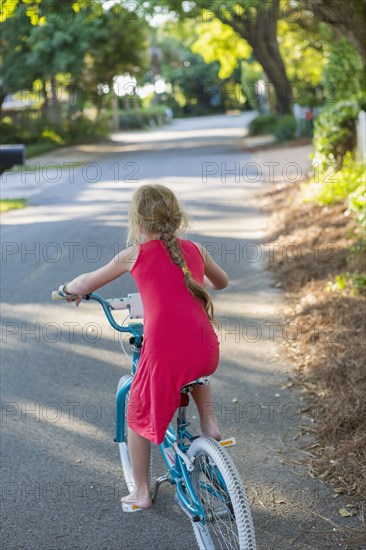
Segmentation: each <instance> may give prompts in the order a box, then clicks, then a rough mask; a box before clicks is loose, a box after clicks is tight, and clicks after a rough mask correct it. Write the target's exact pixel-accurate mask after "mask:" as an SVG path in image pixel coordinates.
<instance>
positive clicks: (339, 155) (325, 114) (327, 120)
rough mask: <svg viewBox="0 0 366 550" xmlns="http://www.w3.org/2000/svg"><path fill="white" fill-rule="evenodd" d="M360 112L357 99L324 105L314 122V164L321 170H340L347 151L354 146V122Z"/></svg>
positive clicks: (351, 149)
mask: <svg viewBox="0 0 366 550" xmlns="http://www.w3.org/2000/svg"><path fill="white" fill-rule="evenodd" d="M359 112H360V105H359V102H358V101H357V99H345V100H343V101H339V102H338V103H337V104H336V105H333V104H328V105H326V106H325V107H324V108H323V109H322V111H321V113H320V114H319V116H318V117H317V118H316V119H315V121H314V139H313V143H314V147H315V151H316V154H315V156H314V162H315V163H316V164H319V165H321V167H322V168H323V169H326V168H327V167H329V166H330V165H331V166H334V167H335V168H336V169H340V168H341V166H342V163H343V158H344V156H345V154H346V152H347V151H353V149H354V147H355V145H356V121H357V118H358V114H359Z"/></svg>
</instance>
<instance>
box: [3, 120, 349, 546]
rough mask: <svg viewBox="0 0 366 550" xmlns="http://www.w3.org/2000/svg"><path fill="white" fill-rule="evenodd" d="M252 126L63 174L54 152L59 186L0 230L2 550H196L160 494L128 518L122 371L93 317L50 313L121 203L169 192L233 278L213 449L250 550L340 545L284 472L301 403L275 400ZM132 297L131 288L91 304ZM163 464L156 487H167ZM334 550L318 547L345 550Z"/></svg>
mask: <svg viewBox="0 0 366 550" xmlns="http://www.w3.org/2000/svg"><path fill="white" fill-rule="evenodd" d="M252 116H253V114H251V113H250V114H242V115H240V116H214V117H206V118H199V119H190V120H184V121H174V122H173V123H172V124H171V125H170V126H167V127H165V128H163V129H160V130H155V131H150V132H132V133H128V134H126V133H125V134H120V135H115V136H114V144H112V145H109V146H103V145H100V146H95V147H94V149H93V148H91V147H89V149H88V151H89V153H88V154H89V157H88V159H87V160H86V159H85V157H83V160H82V162H83V164H82V165H81V166H78V167H75V168H73V169H71V168H70V166H71V165H70V166H68V165H67V161H68V159H67V158H66V159H65V155H64V156H63V157H62V153H60V166H61V167H62V168H61V169H62V174H61V176H62V177H60V178H58V180H57V181H45V180H47V175H46V176H45V175H44V174H41V178H43V180H42V181H41V187H40V189H36V190H35V192H34V193H32V197H31V199H30V206H29V207H28V208H27V209H26V210H22V211H14V212H10V213H8V214H6V215H5V216H3V229H2V283H1V293H2V316H3V318H2V323H3V324H2V354H1V359H2V361H1V369H2V370H1V389H2V423H1V431H2V438H1V463H2V464H1V465H2V548H3V549H4V550H15V549H16V550H40V549H45V550H54V549H57V550H70V549H78V550H79V549H80V550H84V549H89V550H104V549H105V550H125V549H126V550H127V549H128V550H141V549H145V548H155V547H159V548H161V549H163V550H164V549H167V550H168V549H169V550H170V549H176V550H183V549H186V548H195V541H194V536H193V532H192V529H191V527H190V524H189V521H188V519H187V518H186V517H185V516H184V515H183V514H182V513H181V511H180V509H179V508H178V507H177V505H176V504H175V503H174V499H173V496H174V491H173V489H172V488H171V487H170V486H163V487H162V489H161V492H160V494H159V498H158V502H157V504H156V505H155V506H154V507H153V509H152V510H150V511H147V512H141V513H137V514H124V513H123V512H122V510H121V506H120V498H121V497H122V496H123V495H124V494H125V493H126V488H125V484H124V481H123V479H122V474H121V469H120V465H119V454H118V448H117V446H116V444H115V443H114V442H113V437H114V396H115V389H116V386H117V383H118V380H119V378H120V377H121V376H122V375H124V374H126V373H128V372H129V361H128V359H127V358H126V356H124V355H123V354H122V353H121V349H120V345H119V342H118V340H117V339H116V337H115V335H114V334H113V332H112V330H110V329H109V327H108V325H107V322H106V320H105V319H104V317H103V313H102V311H101V310H100V309H99V308H98V306H97V305H96V304H85V303H83V304H82V305H81V306H80V308H79V309H76V308H75V307H73V306H72V305H67V304H63V303H53V302H51V300H50V294H51V291H52V290H53V289H55V288H57V287H58V286H59V285H60V284H61V283H63V282H65V281H68V280H70V279H71V278H73V277H74V276H76V275H77V274H79V273H82V272H86V271H92V270H94V269H96V268H97V267H98V266H100V265H102V264H103V263H106V262H107V261H109V260H110V259H111V258H112V257H113V255H114V254H115V253H116V252H117V251H118V250H120V249H121V248H123V246H124V242H125V237H126V220H127V211H128V206H129V201H130V198H131V194H132V192H133V190H134V189H135V188H136V186H137V185H139V184H141V183H156V182H159V183H163V184H165V185H168V186H169V187H171V188H172V189H173V190H174V191H175V192H176V193H177V195H178V197H179V198H180V199H181V201H182V203H183V206H184V207H185V208H186V210H187V211H188V213H189V215H190V217H191V230H190V232H189V234H188V237H189V238H191V239H192V240H196V241H199V242H202V243H203V244H205V245H206V247H207V248H208V249H209V250H210V251H211V253H212V255H213V257H214V259H215V261H217V262H218V263H219V264H220V265H222V267H223V268H224V269H225V270H226V271H227V273H228V275H229V278H230V284H229V287H228V288H227V289H225V290H224V291H222V292H212V294H213V297H214V301H215V304H216V311H217V315H218V316H219V319H220V322H221V329H220V333H219V337H220V343H221V362H220V367H219V369H218V371H217V373H216V374H215V376H214V377H213V379H212V386H213V390H214V395H215V406H216V408H217V413H218V416H219V419H220V424H221V427H222V432H223V436H224V437H227V436H235V437H236V438H237V446H236V447H235V448H231V449H230V450H229V452H230V454H231V456H232V458H233V459H234V461H235V464H236V465H237V467H238V469H239V472H240V474H241V476H242V479H243V481H244V484H245V487H246V490H247V493H248V497H249V499H250V502H251V505H252V510H253V516H254V523H255V527H256V532H257V540H258V547H259V548H260V549H280V550H287V549H290V548H295V549H302V548H323V546H322V544H321V543H320V542H319V541H320V540H321V535H319V531H324V530H325V529H330V531H331V533H333V537H334V536H335V537H336V533H334V528H333V526H332V525H331V524H329V522H326V521H325V520H323V519H321V518H320V517H319V515H321V516H323V517H325V518H330V519H332V521H335V522H336V523H337V524H341V523H342V522H341V519H342V518H339V514H338V512H337V509H338V508H339V507H340V506H341V505H345V504H346V503H347V501H344V502H342V503H341V502H340V501H339V500H338V499H337V501H335V499H332V491H331V489H330V488H329V487H327V486H326V485H324V484H323V483H322V482H321V481H319V480H315V479H312V478H311V477H310V476H308V474H307V473H306V471H305V469H304V468H302V467H300V466H297V467H296V466H294V465H289V464H288V463H287V462H288V461H287V460H284V457H288V456H289V453H290V454H291V453H292V452H293V450H294V449H295V447H296V445H297V439H294V438H296V436H297V434H299V432H300V428H301V426H302V425H304V424H306V422H307V421H306V419H305V418H303V417H302V415H301V414H299V410H300V407H301V398H300V396H298V395H297V394H295V393H294V392H293V391H291V390H290V389H288V388H285V387H284V386H285V385H286V381H287V372H289V370H290V369H291V367H290V366H289V365H288V364H286V363H284V360H283V359H282V358H281V357H280V356H279V354H278V349H277V346H278V343H279V342H280V340H281V338H283V337H284V336H283V334H284V333H283V330H282V327H283V323H284V321H283V320H281V319H279V318H278V313H277V311H278V306H279V304H281V301H282V300H283V295H282V292H281V290H280V289H277V288H275V287H274V286H273V280H272V277H271V274H270V273H269V272H268V271H265V270H264V265H265V250H266V248H265V246H263V234H264V230H265V227H266V222H267V218H266V216H265V215H264V214H263V213H262V212H261V211H260V210H259V208H258V200H259V199H258V197H259V196H261V194H263V192H264V191H265V190H266V184H265V183H264V180H265V178H264V177H263V174H264V170H265V169H266V168H265V167H263V166H262V167H258V165H255V164H254V163H253V160H252V158H251V157H250V155H249V154H248V153H245V152H244V151H243V150H242V137H243V135H244V128H245V127H246V125H247V123H248V121H249V120H250V118H251V117H252ZM85 150H87V148H86V149H85ZM52 158H53V160H54V161H55V159H56V161H57V154H56V155H55V154H53V157H52ZM75 158H76V160H77V152H76V153H75V151H74V152H73V156H72V159H71V156H70V159H71V160H72V162H74V161H75ZM61 160H62V162H61ZM71 160H70V162H71ZM294 160H295V159H294ZM279 161H280V159H279ZM251 162H252V164H250V163H251ZM65 163H66V164H65ZM261 170H262V171H263V172H262V173H261ZM24 183H25V185H26V184H27V182H26V179H25V181H24ZM261 245H262V246H261ZM134 290H135V285H134V282H133V280H132V278H131V277H130V276H129V275H125V276H124V277H122V278H121V279H120V280H118V281H115V282H114V283H112V284H110V285H108V286H107V287H105V288H104V289H102V291H101V294H102V295H104V296H105V297H112V296H121V295H125V294H126V293H128V292H131V291H134ZM276 322H277V323H280V324H277V325H276V327H277V328H275V323H276ZM281 323H282V325H281ZM279 327H280V328H279ZM163 331H164V327H162V333H163ZM290 337H291V336H290ZM187 345H189V342H187ZM161 398H162V399H163V398H164V387H162V388H161ZM190 411H191V414H192V415H193V416H195V411H194V409H193V407H192V406H190ZM194 423H195V418H193V424H194ZM303 439H304V438H302V440H303ZM157 451H158V449H157V448H154V459H155V462H154V469H155V473H156V474H163V473H164V472H163V471H158V468H159V464H160V463H159V458H158V455H157ZM342 521H345V522H347V521H348V523H346V524H347V525H354V524H355V523H354V521H355V520H354V518H348V519H346V520H342ZM332 529H333V532H332ZM319 537H320V539H319ZM332 540H333V541H335V540H337V539H334V538H333V539H332ZM338 541H339V542H334V545H333V544H331V545H330V546H326V547H327V548H341V547H342V544H341V538H338Z"/></svg>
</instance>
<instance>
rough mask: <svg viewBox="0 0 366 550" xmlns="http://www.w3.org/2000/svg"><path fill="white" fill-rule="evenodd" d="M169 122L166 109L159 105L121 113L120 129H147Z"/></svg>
mask: <svg viewBox="0 0 366 550" xmlns="http://www.w3.org/2000/svg"><path fill="white" fill-rule="evenodd" d="M166 122H168V116H167V112H166V107H164V106H161V105H158V106H156V107H149V108H147V109H131V110H129V111H123V110H121V111H120V116H119V126H120V128H129V129H133V128H146V127H149V126H150V127H153V126H161V125H162V124H165V123H166Z"/></svg>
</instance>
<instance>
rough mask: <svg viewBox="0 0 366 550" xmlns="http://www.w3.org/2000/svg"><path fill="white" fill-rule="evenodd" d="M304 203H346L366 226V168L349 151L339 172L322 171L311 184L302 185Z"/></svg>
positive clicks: (320, 168)
mask: <svg viewBox="0 0 366 550" xmlns="http://www.w3.org/2000/svg"><path fill="white" fill-rule="evenodd" d="M302 191H303V194H304V201H305V202H307V201H315V202H317V203H318V204H320V205H323V206H324V205H327V204H333V203H335V202H341V201H346V203H347V208H348V209H349V210H350V211H353V212H355V213H356V215H357V220H358V221H359V222H360V223H362V224H365V225H366V210H365V208H366V167H365V166H364V164H363V163H362V162H358V161H355V160H354V159H353V157H352V154H351V153H350V152H349V151H348V152H347V153H346V155H345V157H344V160H343V166H342V169H341V170H338V172H334V170H331V171H329V167H328V169H322V167H319V173H317V175H316V176H314V178H313V180H312V181H311V182H310V183H309V184H302Z"/></svg>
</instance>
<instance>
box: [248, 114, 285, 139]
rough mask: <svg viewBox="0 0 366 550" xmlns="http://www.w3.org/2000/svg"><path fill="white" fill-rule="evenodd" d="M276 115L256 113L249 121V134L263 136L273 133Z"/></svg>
mask: <svg viewBox="0 0 366 550" xmlns="http://www.w3.org/2000/svg"><path fill="white" fill-rule="evenodd" d="M277 119H278V116H276V115H258V116H256V117H255V118H253V120H252V121H251V122H250V123H249V126H248V129H249V135H250V136H263V135H265V134H273V133H274V131H275V128H276V124H277Z"/></svg>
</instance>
